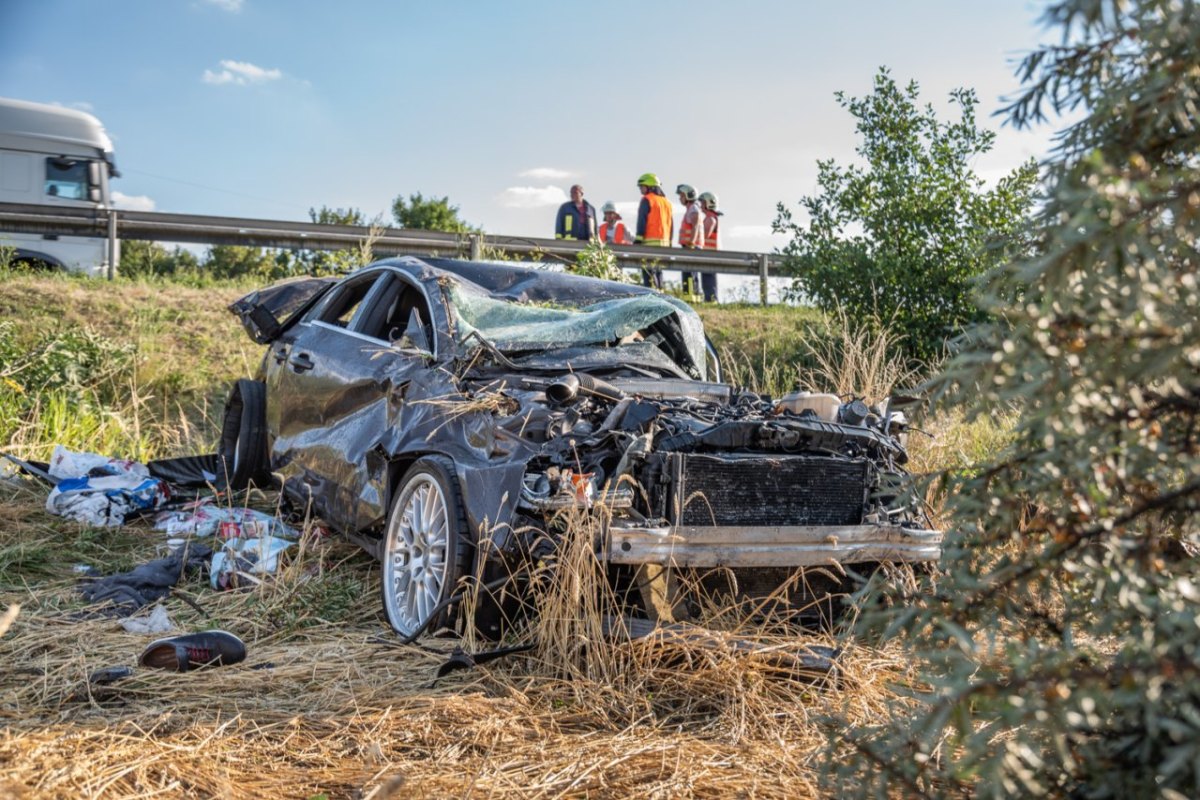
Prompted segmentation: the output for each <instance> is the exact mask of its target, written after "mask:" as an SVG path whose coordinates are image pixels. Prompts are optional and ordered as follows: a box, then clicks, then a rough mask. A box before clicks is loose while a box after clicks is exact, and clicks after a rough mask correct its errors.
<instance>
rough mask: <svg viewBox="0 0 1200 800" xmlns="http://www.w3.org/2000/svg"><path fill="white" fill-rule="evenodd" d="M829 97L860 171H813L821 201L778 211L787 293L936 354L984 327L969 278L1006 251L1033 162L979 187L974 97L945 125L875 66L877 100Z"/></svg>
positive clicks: (980, 147)
mask: <svg viewBox="0 0 1200 800" xmlns="http://www.w3.org/2000/svg"><path fill="white" fill-rule="evenodd" d="M836 97H837V100H838V102H839V103H840V104H841V106H842V107H843V108H845V109H847V110H848V111H849V112H850V114H851V115H852V116H853V117H854V119H855V120H856V128H857V130H858V133H859V135H860V137H861V140H862V141H861V143H860V144H859V146H858V147H857V152H858V154H859V155H860V156H862V158H863V159H864V161H865V165H864V166H857V165H852V166H848V167H841V166H838V165H837V164H836V163H834V162H833V161H832V160H829V161H819V162H817V184H818V186H819V188H820V193H819V194H817V195H815V196H810V197H804V198H802V199H801V200H800V206H801V208H802V209H803V210H804V211H805V212H806V217H807V219H806V220H805V221H803V222H798V221H797V220H796V219H795V218H794V217H793V215H792V212H791V210H789V209H788V208H787V207H785V206H784V204H783V203H780V204H779V205H778V206H777V210H778V216H777V217H776V219H775V222H774V230H775V231H776V232H779V233H787V234H790V235H791V237H792V240H791V242H789V243H788V245H787V246H786V247H785V248H784V251H783V252H784V254H785V256H786V263H787V267H786V268H787V269H788V270H789V271H790V272H791V273H792V274H793V275H794V276H795V279H794V282H793V292H794V293H795V294H797V295H799V296H802V297H805V298H808V299H810V300H812V301H813V302H814V303H816V305H817V306H818V307H820V308H821V309H823V310H825V311H833V310H834V309H839V308H840V309H841V310H843V311H845V312H847V313H848V314H850V315H851V316H852V317H859V318H863V319H867V318H880V319H883V320H887V321H890V323H891V324H892V325H895V326H896V327H897V328H898V329H899V332H900V333H902V334H903V335H904V337H905V339H904V345H905V347H906V349H907V350H908V352H909V354H910V355H912V356H914V357H917V358H920V359H923V360H927V359H931V358H933V357H936V356H938V355H940V354H941V353H942V351H943V349H944V343H945V341H946V340H947V339H948V338H949V337H951V336H953V335H954V334H955V333H957V332H959V331H960V330H962V328H963V327H964V326H965V325H967V324H969V323H971V322H977V321H979V320H980V319H982V312H981V311H980V310H979V308H978V307H977V305H976V303H975V300H974V295H973V283H974V279H975V278H976V277H977V276H979V275H981V274H982V273H984V272H985V271H987V270H988V269H989V268H990V267H992V266H994V265H996V264H998V263H1001V262H1003V261H1004V260H1005V259H1006V258H1009V257H1010V256H1011V255H1012V252H1013V249H1014V247H1013V245H1014V237H1015V236H1016V234H1017V233H1018V231H1019V230H1020V228H1021V226H1022V223H1023V222H1024V218H1025V215H1026V213H1027V211H1028V209H1029V207H1030V203H1031V192H1032V189H1033V186H1034V183H1035V182H1036V180H1037V167H1036V165H1035V164H1034V163H1033V162H1032V161H1031V162H1029V163H1027V164H1025V165H1023V166H1021V167H1019V168H1017V169H1016V170H1014V171H1013V172H1012V173H1010V174H1009V175H1007V176H1005V177H1004V178H1002V179H1001V180H1000V181H999V182H998V183H997V185H996V186H995V187H993V188H990V189H989V188H986V186H985V184H984V182H983V180H982V179H981V178H979V176H977V175H976V174H975V173H974V172H973V171H972V168H971V165H972V163H973V161H974V159H975V158H977V157H978V156H979V155H982V154H983V153H986V152H988V151H989V150H991V148H992V143H993V140H994V139H995V134H994V133H993V132H991V131H986V130H982V129H980V128H979V127H978V126H977V125H976V122H975V106H976V104H977V102H978V101H977V99H976V97H975V93H974V92H973V91H971V90H969V89H957V90H955V91H952V92H951V93H950V101H951V103H952V104H953V105H954V106H956V107H957V109H958V112H959V117H958V119H957V120H955V121H952V122H941V121H939V120H938V118H937V115H936V114H935V113H934V110H933V107H932V106H931V105H926V106H924V107H921V106H920V105H919V103H918V87H917V84H916V83H915V82H912V83H909V84H908V86H907V87H905V88H903V89H902V88H900V87H899V86H897V84H896V82H895V80H893V79H892V76H891V75H890V74H889V73H888V71H887V69H886V68H884V69H881V70H880V71H879V73H878V74H877V75H876V76H875V87H874V91H873V92H872V93H871V94H870V95H868V96H866V97H863V98H848V97H847V96H846V95H845V94H843V93H842V92H838V93H837V95H836Z"/></svg>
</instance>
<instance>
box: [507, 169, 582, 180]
mask: <svg viewBox="0 0 1200 800" xmlns="http://www.w3.org/2000/svg"><path fill="white" fill-rule="evenodd" d="M574 174H575V173H574V172H568V171H567V170H565V169H556V168H554V167H534V168H533V169H527V170H525V171H524V172H522V173H521V174H519V175H518V176H517V177H518V178H533V179H534V180H535V181H561V180H563V179H564V178H570V177H571V176H572V175H574Z"/></svg>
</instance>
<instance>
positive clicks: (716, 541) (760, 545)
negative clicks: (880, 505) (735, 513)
mask: <svg viewBox="0 0 1200 800" xmlns="http://www.w3.org/2000/svg"><path fill="white" fill-rule="evenodd" d="M607 539H608V541H607V544H606V547H605V550H606V551H607V552H606V554H607V556H608V560H609V561H610V562H612V563H614V564H661V565H663V566H675V567H808V566H819V565H822V564H833V563H841V564H854V563H862V562H867V561H907V562H924V561H937V560H938V559H939V558H940V557H941V554H942V532H941V531H932V530H924V529H914V528H902V527H900V526H898V525H838V526H811V525H792V526H776V527H741V526H720V525H715V526H663V527H623V526H621V525H620V523H619V522H614V523H612V524H611V525H610V526H609V528H608V537H607Z"/></svg>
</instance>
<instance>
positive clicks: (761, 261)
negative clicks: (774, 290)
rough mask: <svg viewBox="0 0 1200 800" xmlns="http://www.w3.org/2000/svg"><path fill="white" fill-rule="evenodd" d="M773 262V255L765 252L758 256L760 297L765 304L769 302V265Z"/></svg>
mask: <svg viewBox="0 0 1200 800" xmlns="http://www.w3.org/2000/svg"><path fill="white" fill-rule="evenodd" d="M770 264H771V257H770V256H769V255H767V254H766V253H763V254H762V255H760V256H759V257H758V299H759V300H760V301H761V302H762V304H763V305H764V306H765V305H766V304H767V289H768V288H769V287H768V285H767V267H769V266H770Z"/></svg>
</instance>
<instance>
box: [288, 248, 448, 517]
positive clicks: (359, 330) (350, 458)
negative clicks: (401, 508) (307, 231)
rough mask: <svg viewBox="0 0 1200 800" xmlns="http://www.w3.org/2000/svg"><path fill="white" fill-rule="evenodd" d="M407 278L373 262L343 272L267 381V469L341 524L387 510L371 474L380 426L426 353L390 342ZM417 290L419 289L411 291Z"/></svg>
mask: <svg viewBox="0 0 1200 800" xmlns="http://www.w3.org/2000/svg"><path fill="white" fill-rule="evenodd" d="M414 290H415V287H414V286H413V285H412V284H411V283H410V282H409V281H408V280H407V279H406V278H405V276H403V275H402V274H400V273H397V272H395V271H392V270H387V269H383V270H376V271H372V272H368V273H364V274H362V275H357V276H353V277H352V278H349V279H347V280H346V281H345V282H344V283H343V284H342V285H341V286H339V287H337V288H336V289H335V290H333V291H332V292H331V293H330V296H329V297H328V298H326V299H325V300H324V301H322V303H321V304H320V305H318V306H317V307H314V309H313V310H312V312H311V313H310V316H309V317H308V318H306V319H305V320H304V321H302V322H301V323H300V324H298V325H297V326H296V331H295V336H294V338H293V339H292V341H291V342H290V343H288V344H287V350H286V353H285V354H284V358H283V359H282V360H280V359H279V355H280V353H279V352H278V351H276V354H275V360H276V361H278V362H279V364H280V368H279V369H278V371H277V374H278V380H277V381H276V384H275V386H274V387H269V389H268V395H272V394H273V395H274V404H273V405H274V408H270V409H269V410H268V413H269V417H271V418H273V419H274V420H275V424H276V425H277V426H278V427H277V431H278V433H277V435H276V437H275V440H274V443H273V450H272V453H273V461H274V463H275V468H276V469H277V470H278V471H279V472H280V473H282V475H283V476H284V481H285V484H286V485H287V489H288V491H289V494H291V495H292V496H293V497H298V498H302V499H305V500H308V499H311V502H312V505H313V510H314V511H315V512H316V513H317V514H318V515H320V516H321V517H322V518H324V519H326V520H328V521H329V522H331V523H333V524H334V525H336V526H337V527H339V528H341V529H343V530H357V529H360V528H362V527H365V526H367V525H369V524H371V523H372V522H374V521H376V519H377V518H379V517H381V516H382V514H383V513H385V511H386V509H384V508H383V503H384V498H382V497H381V496H380V492H379V490H378V482H377V481H375V482H373V481H372V476H373V475H375V474H377V473H378V471H379V468H380V466H379V465H380V459H381V456H380V454H379V453H378V452H377V445H378V443H379V442H380V440H381V439H382V438H384V436H385V435H386V433H387V425H388V418H389V417H388V404H389V402H390V398H391V397H392V394H393V393H394V392H402V391H403V388H404V384H405V383H406V382H407V379H408V378H407V375H408V374H410V373H411V372H412V371H413V370H417V369H423V368H424V367H425V359H424V358H422V357H421V356H419V355H416V354H414V353H413V352H411V351H409V352H402V351H401V350H399V349H398V348H396V347H393V346H392V344H391V340H392V339H398V338H400V337H401V336H402V334H403V333H404V328H403V327H402V325H403V322H402V320H401V314H402V309H411V307H412V302H413V297H414V294H413V292H414ZM419 294H420V293H419V290H418V291H417V295H419Z"/></svg>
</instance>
